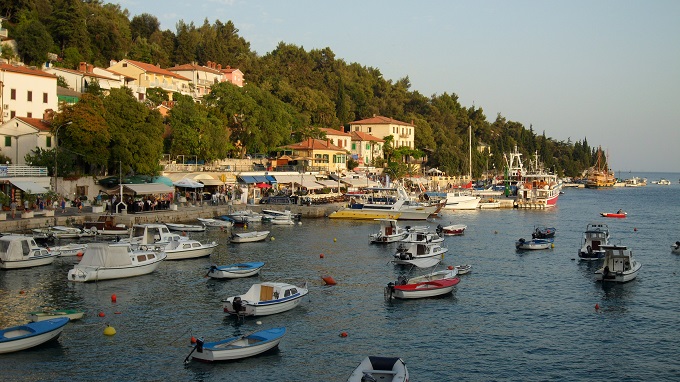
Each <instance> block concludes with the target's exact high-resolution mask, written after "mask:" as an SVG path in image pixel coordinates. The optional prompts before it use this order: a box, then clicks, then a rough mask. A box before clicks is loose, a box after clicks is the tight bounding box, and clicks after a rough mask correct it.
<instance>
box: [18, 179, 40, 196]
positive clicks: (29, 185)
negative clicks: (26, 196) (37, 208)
mask: <svg viewBox="0 0 680 382" xmlns="http://www.w3.org/2000/svg"><path fill="white" fill-rule="evenodd" d="M10 182H11V183H12V184H13V185H14V187H16V188H18V189H20V190H21V191H24V192H30V193H31V194H44V193H45V192H47V187H45V186H41V185H39V184H38V183H36V182H31V181H27V180H10Z"/></svg>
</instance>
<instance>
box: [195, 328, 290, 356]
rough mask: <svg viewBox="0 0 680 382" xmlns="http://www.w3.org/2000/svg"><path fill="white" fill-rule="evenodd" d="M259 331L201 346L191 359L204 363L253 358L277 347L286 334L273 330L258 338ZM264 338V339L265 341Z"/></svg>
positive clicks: (279, 330) (276, 329)
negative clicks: (267, 334)
mask: <svg viewBox="0 0 680 382" xmlns="http://www.w3.org/2000/svg"><path fill="white" fill-rule="evenodd" d="M261 332H266V331H260V332H257V333H253V334H251V335H248V336H245V337H243V338H239V337H234V338H228V339H226V340H224V341H218V342H209V343H205V344H203V347H202V349H201V351H196V352H194V353H192V358H193V359H196V360H199V361H204V362H216V361H231V360H236V359H242V358H248V357H253V356H256V355H258V354H262V353H264V352H267V351H269V350H271V349H274V348H276V347H277V346H279V343H280V342H281V340H282V339H283V337H284V335H285V334H286V329H285V328H274V329H270V330H268V332H272V333H271V335H269V336H267V337H260V336H258V334H259V333H261ZM265 338H266V339H265Z"/></svg>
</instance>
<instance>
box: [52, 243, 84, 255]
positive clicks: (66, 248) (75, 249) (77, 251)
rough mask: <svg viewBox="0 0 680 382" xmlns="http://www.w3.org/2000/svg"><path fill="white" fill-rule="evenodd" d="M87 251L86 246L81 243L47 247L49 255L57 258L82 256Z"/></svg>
mask: <svg viewBox="0 0 680 382" xmlns="http://www.w3.org/2000/svg"><path fill="white" fill-rule="evenodd" d="M86 249H87V244H85V243H82V244H78V243H70V244H66V245H59V246H52V247H47V250H48V251H49V252H50V253H53V254H55V255H57V256H58V257H68V256H82V255H83V254H84V253H85V250H86Z"/></svg>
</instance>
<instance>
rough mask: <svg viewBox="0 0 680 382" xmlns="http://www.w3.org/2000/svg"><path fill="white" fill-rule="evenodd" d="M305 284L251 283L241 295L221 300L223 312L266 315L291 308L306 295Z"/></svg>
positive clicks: (240, 314)
mask: <svg viewBox="0 0 680 382" xmlns="http://www.w3.org/2000/svg"><path fill="white" fill-rule="evenodd" d="M308 292H309V290H308V289H307V286H306V285H305V286H304V287H299V286H295V285H291V284H287V283H278V282H264V283H260V284H253V285H252V286H251V287H250V289H249V290H248V291H247V292H246V293H245V294H242V295H238V296H233V297H228V298H226V299H224V300H222V307H223V309H224V313H229V314H234V315H239V316H266V315H270V314H276V313H281V312H285V311H287V310H290V309H293V308H295V307H296V306H298V305H299V304H300V303H301V302H302V298H303V297H304V296H306V295H307V293H308Z"/></svg>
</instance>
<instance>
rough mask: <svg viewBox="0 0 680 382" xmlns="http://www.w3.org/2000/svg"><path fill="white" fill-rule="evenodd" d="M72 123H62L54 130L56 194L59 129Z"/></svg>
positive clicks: (55, 185)
mask: <svg viewBox="0 0 680 382" xmlns="http://www.w3.org/2000/svg"><path fill="white" fill-rule="evenodd" d="M71 123H73V122H71V121H68V122H66V123H62V124H61V125H59V126H57V128H56V129H54V193H55V194H56V193H57V169H58V168H59V166H58V163H57V149H58V148H59V145H58V144H57V143H58V142H57V134H58V133H59V129H60V128H62V127H64V126H66V125H70V124H71Z"/></svg>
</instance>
